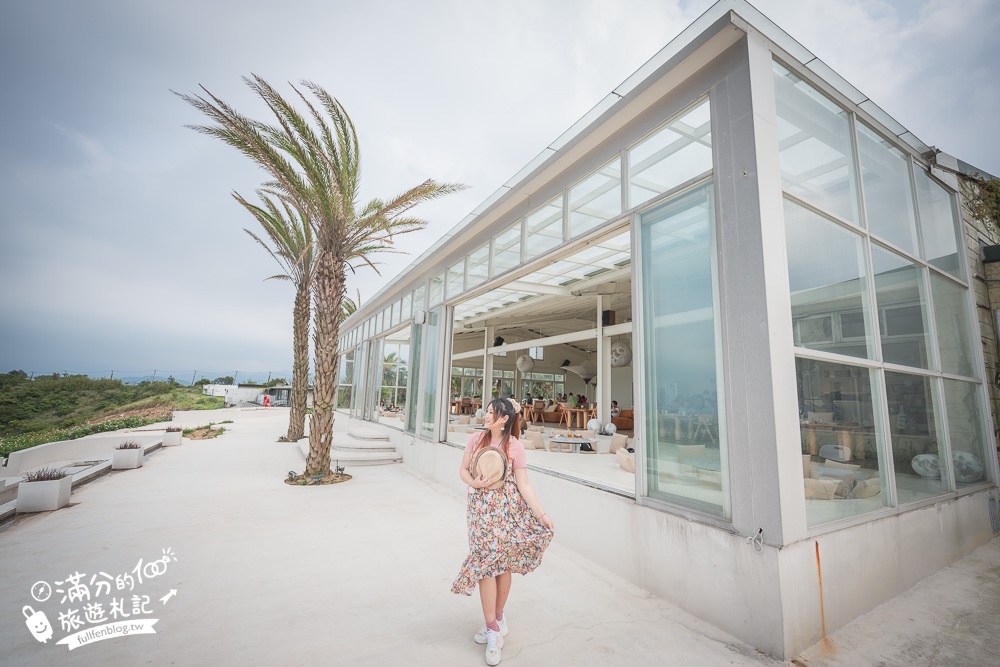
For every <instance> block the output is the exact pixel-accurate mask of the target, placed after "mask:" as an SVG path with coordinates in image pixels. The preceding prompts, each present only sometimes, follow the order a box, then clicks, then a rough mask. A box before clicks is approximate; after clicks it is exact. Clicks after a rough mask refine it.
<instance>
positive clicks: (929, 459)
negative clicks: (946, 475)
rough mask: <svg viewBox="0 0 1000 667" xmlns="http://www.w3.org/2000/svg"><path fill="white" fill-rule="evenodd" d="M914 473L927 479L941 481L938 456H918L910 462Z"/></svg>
mask: <svg viewBox="0 0 1000 667" xmlns="http://www.w3.org/2000/svg"><path fill="white" fill-rule="evenodd" d="M910 466H911V467H912V468H913V472H915V473H917V474H918V475H920V476H921V477H926V478H927V479H940V478H941V466H940V463H939V461H938V455H937V454H917V455H916V456H914V457H913V459H912V460H911V461H910Z"/></svg>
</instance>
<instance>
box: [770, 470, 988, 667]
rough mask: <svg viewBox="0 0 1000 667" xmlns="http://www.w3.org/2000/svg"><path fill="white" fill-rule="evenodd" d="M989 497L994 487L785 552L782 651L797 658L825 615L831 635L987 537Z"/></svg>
mask: <svg viewBox="0 0 1000 667" xmlns="http://www.w3.org/2000/svg"><path fill="white" fill-rule="evenodd" d="M991 495H993V496H995V495H996V490H995V489H993V490H991V489H986V490H983V491H979V492H977V493H973V494H969V495H966V496H961V497H959V498H952V499H950V500H946V501H942V502H939V503H936V504H933V505H928V506H926V507H923V508H921V509H917V510H913V511H910V512H905V513H902V514H898V515H896V516H892V517H887V518H884V519H880V520H878V521H870V522H868V523H863V524H860V525H857V526H854V527H851V528H845V529H843V530H839V531H837V532H834V533H828V534H826V535H822V536H819V537H816V538H811V539H807V540H803V541H801V542H798V543H797V544H793V545H789V546H787V547H785V548H783V549H782V550H781V551H780V552H779V565H780V567H779V571H780V577H781V583H780V590H781V604H782V607H783V608H784V635H785V646H784V648H783V651H784V653H783V654H784V655H785V656H793V655H796V654H798V653H799V652H801V651H802V650H803V649H805V648H806V647H808V646H810V645H812V644H814V643H816V642H817V641H819V640H820V639H822V637H823V623H824V617H825V628H826V632H827V633H830V632H833V631H834V630H836V629H837V628H839V627H841V626H843V625H845V624H846V623H849V622H850V621H852V620H854V619H855V618H857V617H858V616H860V615H861V614H864V613H865V612H867V611H869V610H871V609H873V608H875V607H876V606H878V605H879V604H881V603H883V602H885V601H886V600H889V599H891V598H893V597H895V596H896V595H899V594H900V593H902V592H903V591H905V590H906V589H908V588H910V587H911V586H913V585H914V584H916V583H917V582H919V581H920V580H921V579H923V578H925V577H927V576H929V575H931V574H933V573H934V572H937V571H938V570H940V569H941V568H943V567H946V566H947V565H950V564H951V563H953V562H955V561H956V560H958V559H960V558H963V557H965V556H967V555H968V554H969V553H971V552H972V551H973V550H975V549H976V548H977V547H980V546H982V545H983V544H985V543H986V542H988V541H989V540H990V539H992V537H993V533H992V529H991V525H990V517H989V506H988V499H989V497H990V496H991ZM817 548H818V551H819V560H818V561H817V556H816V552H817ZM820 573H822V592H823V595H822V599H823V604H822V607H821V606H820V576H819V575H820Z"/></svg>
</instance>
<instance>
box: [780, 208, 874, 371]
mask: <svg viewBox="0 0 1000 667" xmlns="http://www.w3.org/2000/svg"><path fill="white" fill-rule="evenodd" d="M784 210H785V242H786V246H787V249H788V283H789V288H790V290H791V298H792V326H793V335H794V337H795V345H796V346H798V347H808V348H811V349H814V350H825V351H827V352H836V353H838V354H846V355H849V356H852V357H867V358H870V359H873V358H874V357H875V346H874V344H873V340H874V337H873V335H872V333H871V332H872V331H873V330H874V327H873V326H872V314H871V308H870V306H869V298H868V269H867V264H866V262H865V257H864V251H863V245H862V240H861V236H859V235H858V234H854V233H853V232H851V231H849V230H847V229H845V228H844V227H841V226H840V225H838V224H837V223H835V222H832V221H830V220H827V219H826V218H824V217H822V216H820V215H817V214H816V213H813V212H812V211H810V210H809V209H807V208H805V207H803V206H799V205H798V204H796V203H794V202H792V201H790V200H787V199H786V200H785V209H784Z"/></svg>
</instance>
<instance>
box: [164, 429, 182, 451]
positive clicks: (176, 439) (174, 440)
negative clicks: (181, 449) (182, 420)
mask: <svg viewBox="0 0 1000 667" xmlns="http://www.w3.org/2000/svg"><path fill="white" fill-rule="evenodd" d="M179 444H181V432H180V431H167V432H166V433H164V434H163V446H164V447H176V446H177V445H179Z"/></svg>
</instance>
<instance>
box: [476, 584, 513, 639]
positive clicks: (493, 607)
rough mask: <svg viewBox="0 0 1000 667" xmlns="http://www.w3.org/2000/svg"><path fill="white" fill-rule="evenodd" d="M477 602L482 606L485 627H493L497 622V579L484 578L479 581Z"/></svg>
mask: <svg viewBox="0 0 1000 667" xmlns="http://www.w3.org/2000/svg"><path fill="white" fill-rule="evenodd" d="M501 576H503V575H501ZM508 590H509V587H508ZM479 601H480V603H481V604H482V605H483V618H485V619H486V625H487V626H489V627H495V626H496V622H497V577H486V578H485V579H480V580H479Z"/></svg>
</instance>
